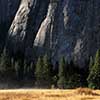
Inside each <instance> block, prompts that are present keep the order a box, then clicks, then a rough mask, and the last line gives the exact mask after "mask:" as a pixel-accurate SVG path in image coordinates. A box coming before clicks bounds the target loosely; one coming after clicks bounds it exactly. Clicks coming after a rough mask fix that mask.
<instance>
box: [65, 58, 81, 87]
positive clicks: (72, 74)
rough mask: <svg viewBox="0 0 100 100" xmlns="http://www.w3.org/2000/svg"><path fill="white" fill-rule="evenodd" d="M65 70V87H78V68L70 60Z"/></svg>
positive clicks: (79, 84)
mask: <svg viewBox="0 0 100 100" xmlns="http://www.w3.org/2000/svg"><path fill="white" fill-rule="evenodd" d="M66 70H67V72H66V88H77V87H80V86H81V83H80V74H79V73H78V72H79V70H78V67H76V66H75V64H74V62H73V61H72V60H71V61H70V64H67V67H66Z"/></svg>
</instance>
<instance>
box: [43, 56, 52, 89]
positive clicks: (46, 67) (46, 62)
mask: <svg viewBox="0 0 100 100" xmlns="http://www.w3.org/2000/svg"><path fill="white" fill-rule="evenodd" d="M51 70H52V66H51V61H50V59H49V57H48V55H44V57H43V72H44V81H45V85H47V86H49V87H50V85H51V83H52V76H51Z"/></svg>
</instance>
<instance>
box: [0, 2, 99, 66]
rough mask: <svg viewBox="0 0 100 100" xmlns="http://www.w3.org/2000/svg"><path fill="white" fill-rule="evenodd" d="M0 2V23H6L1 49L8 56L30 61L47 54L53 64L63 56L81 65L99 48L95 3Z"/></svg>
mask: <svg viewBox="0 0 100 100" xmlns="http://www.w3.org/2000/svg"><path fill="white" fill-rule="evenodd" d="M0 2H1V3H0V5H1V6H0V7H2V8H1V9H0V22H4V21H7V22H8V23H9V24H8V27H7V30H6V32H5V33H6V35H4V36H3V38H4V39H3V40H2V41H3V42H4V41H6V42H5V44H3V46H6V47H7V48H8V50H9V51H10V54H11V55H16V54H22V55H24V57H25V58H27V59H30V60H32V59H33V58H35V57H37V56H39V55H43V54H45V53H49V54H50V55H51V57H52V59H53V61H56V60H58V59H60V57H61V56H64V57H65V58H67V59H69V60H71V59H74V60H75V61H77V62H78V63H79V64H80V65H81V64H84V61H85V60H86V59H88V58H89V57H90V56H94V54H95V52H96V50H97V49H98V48H99V46H100V29H99V28H100V1H99V0H16V1H13V0H1V1H0ZM6 9H7V10H6ZM6 24H7V23H5V24H4V26H5V25H6ZM1 25H2V23H1ZM0 28H2V27H0ZM2 34H3V33H2V32H1V31H0V35H2ZM0 38H1V36H0Z"/></svg>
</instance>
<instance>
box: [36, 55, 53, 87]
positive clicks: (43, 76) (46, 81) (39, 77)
mask: <svg viewBox="0 0 100 100" xmlns="http://www.w3.org/2000/svg"><path fill="white" fill-rule="evenodd" d="M35 76H36V84H37V85H38V86H40V87H41V86H42V87H50V86H51V82H52V77H51V64H50V60H49V58H48V56H47V55H45V56H44V57H43V58H42V57H39V58H38V61H37V64H36V70H35Z"/></svg>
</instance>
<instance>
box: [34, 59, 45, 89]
mask: <svg viewBox="0 0 100 100" xmlns="http://www.w3.org/2000/svg"><path fill="white" fill-rule="evenodd" d="M43 71H44V70H43V59H42V57H39V58H38V61H37V64H36V69H35V78H36V85H37V86H39V87H41V86H42V83H43V82H44V79H43V76H44V72H43Z"/></svg>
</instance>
